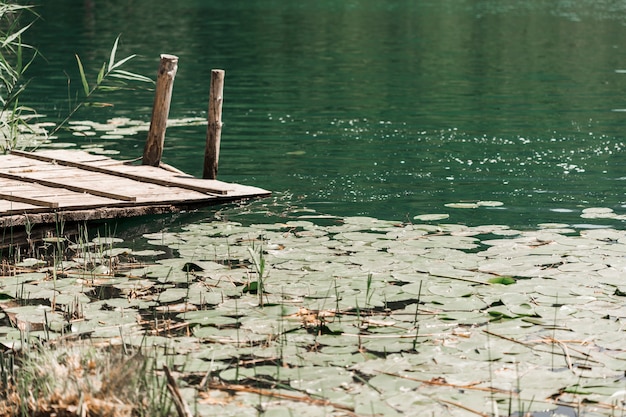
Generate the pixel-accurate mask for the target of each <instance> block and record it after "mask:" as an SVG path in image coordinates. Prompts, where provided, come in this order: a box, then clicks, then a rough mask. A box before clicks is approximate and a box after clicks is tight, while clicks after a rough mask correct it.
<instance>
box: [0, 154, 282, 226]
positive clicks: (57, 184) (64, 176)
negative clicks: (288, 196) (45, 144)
mask: <svg viewBox="0 0 626 417" xmlns="http://www.w3.org/2000/svg"><path fill="white" fill-rule="evenodd" d="M267 195H270V192H269V191H267V190H264V189H261V188H258V187H251V186H246V185H240V184H233V183H226V182H222V181H217V180H204V179H198V178H193V177H191V176H189V175H187V174H185V173H182V172H180V171H177V170H175V169H174V170H172V169H169V170H168V169H162V168H159V167H152V166H143V165H132V164H128V163H125V162H124V161H116V160H114V159H111V158H108V157H106V156H101V155H92V154H89V153H87V152H84V151H68V150H48V151H45V152H37V153H24V152H13V153H12V154H9V155H0V226H2V227H7V226H13V225H20V224H25V223H26V222H35V223H37V222H42V223H47V222H55V221H58V219H59V216H61V217H62V218H63V219H65V220H76V221H83V220H94V219H107V218H114V217H129V216H138V215H143V214H149V213H151V214H159V213H166V212H172V211H177V210H180V209H185V208H189V207H198V206H205V205H211V204H219V203H221V202H226V201H232V200H238V199H243V198H252V197H262V196H267Z"/></svg>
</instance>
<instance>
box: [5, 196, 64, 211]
mask: <svg viewBox="0 0 626 417" xmlns="http://www.w3.org/2000/svg"><path fill="white" fill-rule="evenodd" d="M0 198H1V199H3V200H7V201H15V202H18V203H26V204H32V205H34V206H41V207H48V208H58V207H59V203H58V202H55V201H45V200H40V199H37V198H28V197H23V196H19V195H15V194H6V193H0Z"/></svg>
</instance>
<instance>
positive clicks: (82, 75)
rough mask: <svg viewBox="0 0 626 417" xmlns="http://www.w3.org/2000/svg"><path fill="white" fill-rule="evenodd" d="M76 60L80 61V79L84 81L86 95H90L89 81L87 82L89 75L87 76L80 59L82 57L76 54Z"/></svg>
mask: <svg viewBox="0 0 626 417" xmlns="http://www.w3.org/2000/svg"><path fill="white" fill-rule="evenodd" d="M76 62H78V70H79V71H80V80H81V82H82V83H83V90H84V91H85V95H86V96H88V95H89V83H87V77H86V76H85V69H84V68H83V63H82V62H81V61H80V57H79V56H78V55H76Z"/></svg>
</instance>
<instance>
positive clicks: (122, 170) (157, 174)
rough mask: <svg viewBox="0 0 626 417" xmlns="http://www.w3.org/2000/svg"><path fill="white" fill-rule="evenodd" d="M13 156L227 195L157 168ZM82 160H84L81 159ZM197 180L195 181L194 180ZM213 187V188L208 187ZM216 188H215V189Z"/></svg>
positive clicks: (63, 156)
mask: <svg viewBox="0 0 626 417" xmlns="http://www.w3.org/2000/svg"><path fill="white" fill-rule="evenodd" d="M13 155H19V156H23V157H25V158H31V159H36V160H39V161H43V162H50V163H52V164H56V165H63V166H68V167H74V168H79V169H82V170H87V171H94V172H98V173H102V174H109V175H116V176H121V177H125V178H129V179H134V180H137V181H141V182H150V183H153V184H159V185H165V186H174V187H181V188H188V189H190V190H195V191H199V192H205V193H212V194H227V193H228V191H229V190H228V189H224V188H223V187H220V186H218V185H221V184H224V183H221V182H219V181H218V182H213V183H208V182H207V181H205V180H199V181H193V180H194V178H193V177H182V176H180V175H177V176H173V175H171V173H170V172H168V171H166V170H163V169H160V168H158V167H152V166H147V165H141V166H132V165H125V164H119V165H107V166H106V167H103V166H96V165H89V164H86V163H84V162H76V161H75V160H70V159H68V157H67V155H66V154H63V153H61V152H59V151H57V152H54V153H53V152H48V153H47V154H45V155H44V154H43V153H40V152H38V153H28V152H16V151H14V152H13ZM83 160H84V159H83ZM196 180H197V179H196ZM210 184H212V185H213V187H211V186H210ZM216 186H217V187H216Z"/></svg>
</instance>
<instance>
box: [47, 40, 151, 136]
mask: <svg viewBox="0 0 626 417" xmlns="http://www.w3.org/2000/svg"><path fill="white" fill-rule="evenodd" d="M119 41H120V36H118V37H117V38H115V42H113V47H112V48H111V53H110V54H109V59H108V63H107V62H104V63H102V66H101V67H100V70H99V71H98V74H97V76H96V79H95V81H92V82H89V81H88V78H87V75H86V73H85V68H84V67H83V63H82V61H81V59H80V56H78V54H76V63H77V65H78V71H79V74H80V82H81V86H82V97H81V95H80V94H79V93H78V92H76V97H74V98H72V97H71V96H70V97H68V102H69V103H70V110H69V111H68V113H67V115H66V116H65V118H64V119H63V120H62V121H61V122H60V123H59V124H58V125H57V126H56V127H55V128H54V129H53V130H52V131H51V132H50V136H53V135H54V134H55V133H56V132H58V131H59V129H61V128H62V127H64V126H65V125H66V124H67V122H69V121H70V120H71V119H72V117H74V115H75V114H76V112H77V111H78V110H80V109H81V108H82V107H83V106H84V105H85V104H87V103H89V102H90V100H91V99H92V97H93V96H94V94H95V93H97V92H98V91H115V90H119V89H122V88H127V82H128V81H140V82H144V83H150V84H152V83H154V81H153V80H152V79H151V78H149V77H146V76H143V75H140V74H137V73H134V72H130V71H126V70H123V69H121V67H122V66H123V65H124V64H126V63H127V62H128V61H130V60H131V59H133V58H134V57H135V56H136V55H135V54H133V55H129V56H127V57H125V58H121V59H117V56H116V55H117V48H118V45H119ZM69 81H70V80H69V79H68V83H69Z"/></svg>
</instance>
